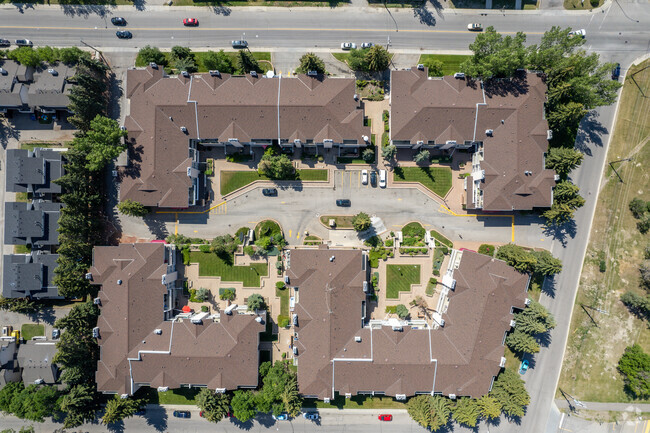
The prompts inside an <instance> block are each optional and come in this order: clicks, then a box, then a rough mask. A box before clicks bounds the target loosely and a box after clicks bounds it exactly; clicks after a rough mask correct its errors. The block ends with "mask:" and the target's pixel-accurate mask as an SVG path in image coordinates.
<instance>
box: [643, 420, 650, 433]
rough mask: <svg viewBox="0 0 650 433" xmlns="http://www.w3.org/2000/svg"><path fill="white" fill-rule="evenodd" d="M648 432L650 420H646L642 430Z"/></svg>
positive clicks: (649, 430) (644, 432)
mask: <svg viewBox="0 0 650 433" xmlns="http://www.w3.org/2000/svg"><path fill="white" fill-rule="evenodd" d="M648 432H650V422H648V421H646V422H645V429H644V430H643V433H648Z"/></svg>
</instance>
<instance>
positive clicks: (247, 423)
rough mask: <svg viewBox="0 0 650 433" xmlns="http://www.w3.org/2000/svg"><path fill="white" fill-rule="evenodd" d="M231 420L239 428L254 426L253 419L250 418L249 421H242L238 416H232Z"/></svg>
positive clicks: (245, 428)
mask: <svg viewBox="0 0 650 433" xmlns="http://www.w3.org/2000/svg"><path fill="white" fill-rule="evenodd" d="M230 422H231V423H233V424H234V425H235V426H237V428H239V429H241V430H251V429H252V428H253V420H251V419H249V420H248V421H245V422H242V421H239V420H238V419H237V418H234V417H233V418H230Z"/></svg>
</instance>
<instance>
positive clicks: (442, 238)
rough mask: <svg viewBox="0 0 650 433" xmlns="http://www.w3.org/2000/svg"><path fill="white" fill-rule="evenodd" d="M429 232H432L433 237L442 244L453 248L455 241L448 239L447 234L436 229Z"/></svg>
mask: <svg viewBox="0 0 650 433" xmlns="http://www.w3.org/2000/svg"><path fill="white" fill-rule="evenodd" d="M429 234H430V235H431V237H432V238H434V239H435V240H436V241H438V242H439V243H441V244H442V245H445V246H447V248H453V247H454V243H453V242H452V241H450V240H449V239H447V238H446V237H445V236H443V235H441V234H440V233H438V232H437V231H435V230H431V231H430V232H429Z"/></svg>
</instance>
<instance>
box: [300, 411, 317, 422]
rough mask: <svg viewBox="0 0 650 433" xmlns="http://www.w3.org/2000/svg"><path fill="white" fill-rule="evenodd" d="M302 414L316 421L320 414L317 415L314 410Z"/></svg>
mask: <svg viewBox="0 0 650 433" xmlns="http://www.w3.org/2000/svg"><path fill="white" fill-rule="evenodd" d="M302 416H303V417H304V418H305V419H310V420H312V421H316V420H318V419H319V418H320V415H318V414H317V413H316V412H305V413H303V414H302Z"/></svg>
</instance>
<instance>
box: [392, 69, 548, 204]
mask: <svg viewBox="0 0 650 433" xmlns="http://www.w3.org/2000/svg"><path fill="white" fill-rule="evenodd" d="M545 101H546V83H545V82H544V79H543V77H542V76H540V75H538V74H536V73H526V72H520V73H518V74H517V76H516V77H514V78H512V79H507V80H490V81H489V82H486V83H483V82H480V81H476V80H471V79H469V78H464V77H463V78H455V77H453V76H445V77H442V78H430V77H428V72H427V68H425V67H421V68H418V69H411V70H401V71H391V93H390V104H391V113H390V139H391V143H392V144H394V145H395V146H397V147H398V148H406V149H416V150H417V149H432V150H439V151H444V152H446V153H448V154H451V153H453V152H454V151H457V150H463V149H467V150H469V151H471V152H472V153H473V156H472V172H471V176H470V177H469V178H466V185H465V189H466V192H465V198H464V201H465V206H466V208H467V209H468V210H485V211H513V210H530V209H534V208H545V207H550V206H551V205H552V203H553V187H554V186H555V181H556V180H557V177H556V175H555V172H554V171H553V170H548V169H546V167H545V156H546V152H547V150H548V140H549V139H550V138H551V137H552V131H550V130H549V129H548V122H547V121H546V119H545V117H544V104H545Z"/></svg>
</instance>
